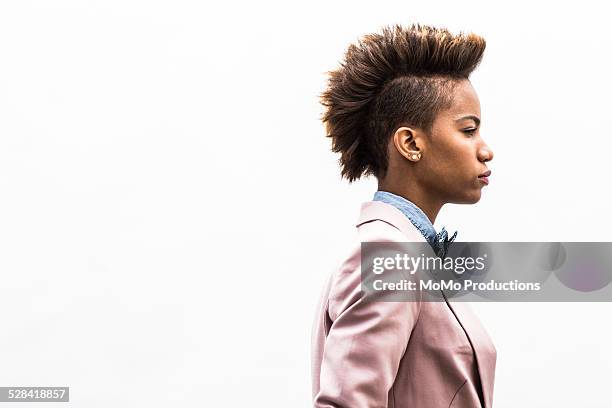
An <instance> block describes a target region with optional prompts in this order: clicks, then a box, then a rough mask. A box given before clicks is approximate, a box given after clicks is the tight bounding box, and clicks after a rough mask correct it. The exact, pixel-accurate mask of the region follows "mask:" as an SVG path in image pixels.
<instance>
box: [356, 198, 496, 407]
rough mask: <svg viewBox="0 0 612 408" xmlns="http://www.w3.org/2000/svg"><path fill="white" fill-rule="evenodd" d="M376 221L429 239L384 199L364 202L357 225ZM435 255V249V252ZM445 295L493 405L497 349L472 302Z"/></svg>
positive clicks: (416, 238) (411, 239)
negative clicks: (492, 352) (472, 307)
mask: <svg viewBox="0 0 612 408" xmlns="http://www.w3.org/2000/svg"><path fill="white" fill-rule="evenodd" d="M374 220H380V221H384V222H386V223H387V224H390V225H392V226H394V227H395V228H397V229H398V230H400V231H401V232H403V233H404V235H406V238H407V239H406V242H427V240H426V239H425V237H423V234H421V232H420V231H419V230H418V229H417V228H416V227H415V226H414V225H413V224H412V222H410V220H409V219H408V218H407V217H406V216H405V215H404V214H403V213H402V212H401V211H400V210H398V209H397V208H395V207H394V206H392V205H390V204H387V203H383V202H381V201H370V202H366V203H363V204H362V205H361V214H360V216H359V219H358V221H357V226H359V225H361V224H363V223H365V222H370V221H374ZM432 254H433V251H432ZM444 295H445V298H446V304H447V305H448V307H449V308H450V309H451V311H452V312H453V314H454V315H455V317H456V318H457V321H458V322H459V324H460V325H461V327H463V330H464V332H465V334H466V336H467V337H468V340H469V342H470V344H471V345H472V349H473V350H474V354H475V355H476V364H477V368H478V374H479V376H480V382H481V386H482V393H483V398H484V403H485V407H484V408H491V398H492V395H491V389H492V386H493V381H494V373H495V361H491V359H490V358H487V356H489V355H491V350H492V349H493V350H494V346H493V343H492V342H491V339H490V337H489V335H488V334H487V333H486V331H485V329H484V327H482V325H481V324H480V320H479V319H478V317H477V316H476V315H474V313H473V312H472V310H471V308H470V307H469V305H468V304H467V303H465V302H454V303H451V302H450V301H449V300H448V297H447V296H446V294H444Z"/></svg>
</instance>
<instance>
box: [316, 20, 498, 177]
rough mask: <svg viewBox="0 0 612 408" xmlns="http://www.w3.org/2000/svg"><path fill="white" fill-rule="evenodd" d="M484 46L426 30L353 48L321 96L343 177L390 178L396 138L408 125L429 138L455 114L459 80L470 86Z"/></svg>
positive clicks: (370, 37) (370, 38)
mask: <svg viewBox="0 0 612 408" xmlns="http://www.w3.org/2000/svg"><path fill="white" fill-rule="evenodd" d="M485 46H486V43H485V40H484V39H483V38H482V37H480V36H478V35H476V34H473V33H468V34H464V33H459V34H458V35H453V34H452V33H450V32H449V31H448V30H447V29H445V28H436V27H432V26H428V25H420V24H412V26H411V27H408V28H405V27H402V26H401V25H399V24H395V25H392V26H386V27H383V28H382V33H380V34H379V33H375V34H367V35H364V36H363V37H362V38H360V39H359V40H358V42H357V45H355V44H351V45H349V47H348V49H347V51H346V53H345V60H344V61H342V62H341V63H340V67H339V68H337V69H336V70H333V71H328V72H327V74H329V77H328V80H327V87H326V89H325V90H324V91H323V92H322V93H321V94H320V98H321V104H322V105H324V106H325V111H324V113H323V116H322V117H321V120H322V121H323V123H324V124H325V127H326V131H327V137H330V138H331V140H332V151H333V152H335V153H340V159H339V163H340V166H341V176H342V177H345V178H346V179H347V180H348V181H349V182H352V181H354V180H357V179H359V178H360V177H361V176H362V175H370V174H372V175H375V176H376V177H378V178H381V177H384V175H385V174H386V172H387V162H388V157H387V144H388V141H389V138H390V136H391V135H392V133H393V132H394V131H395V130H396V129H397V128H398V127H400V126H404V125H405V126H413V127H416V128H420V129H423V130H424V131H425V132H427V133H430V132H431V128H432V125H433V123H434V119H435V118H436V116H437V114H438V113H439V112H440V111H441V110H444V109H447V108H448V107H450V104H451V102H452V90H453V89H454V85H456V83H457V80H460V79H468V78H469V75H470V74H471V73H472V71H473V70H474V69H475V68H476V67H477V66H478V64H479V63H480V60H481V58H482V55H483V53H484V50H485Z"/></svg>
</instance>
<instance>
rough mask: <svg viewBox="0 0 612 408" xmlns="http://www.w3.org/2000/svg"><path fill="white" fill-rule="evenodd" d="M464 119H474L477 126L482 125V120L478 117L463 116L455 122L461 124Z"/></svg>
mask: <svg viewBox="0 0 612 408" xmlns="http://www.w3.org/2000/svg"><path fill="white" fill-rule="evenodd" d="M463 119H472V120H473V121H474V122H476V126H479V125H480V118H479V117H478V116H476V115H467V116H462V117H460V118H459V119H455V122H459V121H461V120H463Z"/></svg>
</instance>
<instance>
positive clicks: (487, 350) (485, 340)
mask: <svg viewBox="0 0 612 408" xmlns="http://www.w3.org/2000/svg"><path fill="white" fill-rule="evenodd" d="M445 298H446V299H447V301H446V304H447V305H448V307H450V309H451V310H452V311H453V313H454V315H455V317H456V318H457V320H458V321H459V324H461V327H463V330H464V331H465V334H466V335H467V336H468V339H469V341H470V344H471V345H472V349H473V350H474V354H475V355H476V364H477V366H478V375H479V376H480V383H481V385H482V396H483V398H484V404H485V407H484V408H490V407H491V401H492V397H493V396H492V395H491V390H492V388H493V381H494V375H495V361H494V360H492V359H491V358H489V357H488V356H490V355H494V354H495V346H494V345H493V342H492V341H491V338H490V337H489V335H488V333H487V332H486V331H485V329H484V327H483V326H482V324H481V323H480V319H479V318H478V317H477V316H476V315H475V314H474V312H473V311H472V308H471V307H470V305H469V304H468V303H465V302H454V303H451V302H450V301H449V300H448V297H447V296H446V294H445Z"/></svg>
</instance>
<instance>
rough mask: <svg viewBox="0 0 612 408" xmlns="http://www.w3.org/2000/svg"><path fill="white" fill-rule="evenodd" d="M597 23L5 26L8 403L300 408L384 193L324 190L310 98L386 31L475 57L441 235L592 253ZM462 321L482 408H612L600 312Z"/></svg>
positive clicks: (181, 6) (487, 310)
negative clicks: (348, 272) (364, 222)
mask: <svg viewBox="0 0 612 408" xmlns="http://www.w3.org/2000/svg"><path fill="white" fill-rule="evenodd" d="M598 4H599V3H589V2H584V1H582V2H578V3H577V2H573V3H572V5H571V6H566V5H563V4H560V3H558V2H554V3H550V4H545V3H542V2H534V1H529V2H524V3H520V2H519V3H517V2H512V3H503V4H502V3H499V2H480V3H473V2H456V1H452V2H451V1H449V2H447V3H434V2H424V1H419V2H416V1H415V2H408V1H402V2H385V1H379V2H372V1H368V2H358V1H351V2H314V1H310V2H301V3H299V4H296V3H294V2H277V3H271V2H266V3H262V2H257V1H252V2H246V1H244V2H240V3H238V2H225V3H223V4H221V3H217V4H211V3H205V2H201V1H193V2H186V1H150V0H149V1H125V0H124V1H109V0H104V1H82V0H74V1H65V0H64V1H49V0H43V1H4V2H2V3H1V4H0V274H1V275H0V276H1V277H2V284H1V285H0V321H1V322H2V325H1V326H0V333H1V334H0V365H1V367H2V368H1V369H0V386H13V385H24V386H51V385H54V386H70V387H71V402H70V405H71V406H75V407H109V406H117V407H133V406H147V407H167V406H170V405H172V406H202V407H244V406H256V407H260V406H261V407H264V406H265V407H308V406H310V399H311V396H310V329H311V323H312V318H313V316H314V311H315V305H316V301H317V299H318V296H319V293H320V290H321V286H322V284H323V282H324V280H325V278H326V277H327V275H328V274H329V273H330V272H331V269H332V267H333V266H334V265H335V262H336V261H337V260H338V259H337V257H338V256H339V254H340V253H341V249H342V248H344V247H345V245H346V242H347V240H348V238H349V237H350V234H351V232H352V228H353V223H354V221H355V220H356V218H357V215H358V212H359V206H360V204H361V202H363V201H368V200H370V199H371V196H372V194H373V193H374V191H375V189H376V183H375V181H374V180H373V179H370V180H364V181H361V182H359V183H355V184H353V185H348V184H347V183H346V182H345V181H341V180H340V178H339V169H338V166H337V163H336V160H337V156H335V155H334V154H332V153H331V152H330V151H329V147H330V144H329V140H328V139H326V138H325V137H324V134H325V133H324V129H323V126H322V124H321V123H320V121H319V115H320V113H321V112H322V108H321V106H320V105H319V104H318V99H317V96H318V94H319V92H321V91H322V89H323V86H324V80H325V71H327V70H329V69H333V68H335V67H336V66H337V63H338V62H339V60H340V59H341V58H342V55H343V53H344V50H345V49H346V47H347V46H348V44H349V43H351V42H354V41H355V40H356V39H357V38H358V37H359V36H360V35H362V34H365V33H368V32H373V31H377V30H378V29H379V28H380V27H381V26H382V25H384V24H391V23H404V24H409V23H411V22H420V23H424V24H434V25H441V26H446V27H448V28H449V29H451V30H453V31H458V30H466V31H474V32H476V33H478V34H480V35H482V36H484V37H485V38H486V40H487V50H486V52H485V57H484V59H483V62H482V64H481V66H480V67H479V68H478V70H477V71H476V72H475V73H474V75H473V76H472V83H473V84H474V87H475V88H476V90H477V92H478V94H479V97H480V101H481V106H482V119H483V122H482V132H481V133H482V135H483V137H484V138H485V140H486V141H487V142H488V143H489V145H490V146H491V148H492V149H493V150H494V152H495V159H494V160H493V161H492V162H491V166H490V167H491V169H492V172H493V173H492V176H491V184H490V185H489V186H488V187H486V188H485V190H484V193H483V198H482V200H481V202H480V203H478V204H477V205H474V206H458V205H449V206H446V207H445V208H444V209H443V210H442V211H441V213H440V215H439V217H438V220H437V221H436V228H440V227H441V226H443V225H444V226H446V227H447V228H448V229H449V230H451V231H452V230H459V236H458V239H459V240H464V241H470V240H472V241H609V240H610V233H611V232H612V221H611V220H610V217H609V216H608V210H609V206H610V204H609V201H608V200H609V197H610V194H609V188H610V187H609V175H610V137H611V136H612V135H611V134H610V131H609V129H610V122H609V120H610V102H609V95H610V92H611V91H612V89H611V88H612V85H611V83H612V81H610V79H609V72H611V71H612V66H611V65H612V64H611V62H612V61H611V59H610V53H609V50H610V49H611V46H612V34H611V33H610V31H609V13H607V12H606V10H604V9H603V6H600V5H598ZM473 307H474V308H475V309H476V311H477V313H478V314H479V315H480V317H481V319H482V321H483V323H484V325H485V326H486V327H487V330H488V331H489V333H490V335H491V337H492V338H493V340H494V341H495V344H496V347H497V350H498V360H497V371H496V383H495V395H494V402H495V407H499V408H503V407H516V406H522V407H574V406H580V407H608V406H610V404H611V402H610V401H611V399H612V397H610V390H609V383H610V370H611V369H612V355H611V353H610V349H609V345H610V343H611V342H612V331H611V330H610V323H609V322H610V314H611V312H612V304H610V303H600V304H575V303H573V304H569V303H568V304H563V303H548V304H536V303H532V304H519V303H498V304H492V303H478V304H473ZM9 405H10V404H4V405H3V406H9ZM28 405H32V406H35V407H42V406H45V404H35V405H33V404H21V405H17V406H19V407H26V406H28ZM47 405H48V404H47ZM52 406H56V405H52Z"/></svg>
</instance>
